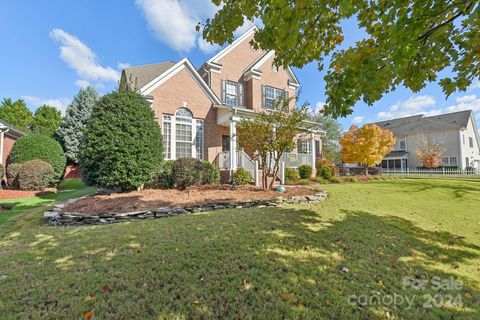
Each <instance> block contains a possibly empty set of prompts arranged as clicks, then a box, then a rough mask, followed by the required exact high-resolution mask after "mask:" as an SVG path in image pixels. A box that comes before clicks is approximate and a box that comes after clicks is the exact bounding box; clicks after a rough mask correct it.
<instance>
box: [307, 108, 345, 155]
mask: <svg viewBox="0 0 480 320" xmlns="http://www.w3.org/2000/svg"><path fill="white" fill-rule="evenodd" d="M311 120H312V121H314V122H317V123H319V124H320V128H321V129H322V130H323V131H325V137H324V138H323V139H322V154H323V158H324V159H329V160H332V161H333V162H335V163H336V164H339V163H340V162H341V161H340V160H341V159H340V153H339V149H340V148H339V144H338V142H339V141H340V139H341V138H342V131H343V127H342V125H341V124H340V123H339V122H338V121H337V120H336V119H334V118H333V117H331V116H326V115H324V114H323V113H322V112H317V113H316V114H314V115H312V116H311Z"/></svg>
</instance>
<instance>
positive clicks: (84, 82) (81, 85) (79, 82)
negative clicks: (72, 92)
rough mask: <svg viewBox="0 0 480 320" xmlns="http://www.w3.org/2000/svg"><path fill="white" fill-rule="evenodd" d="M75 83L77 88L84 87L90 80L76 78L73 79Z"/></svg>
mask: <svg viewBox="0 0 480 320" xmlns="http://www.w3.org/2000/svg"><path fill="white" fill-rule="evenodd" d="M75 85H76V86H77V87H79V88H82V89H83V88H86V87H88V86H90V85H91V84H90V81H87V80H77V81H75Z"/></svg>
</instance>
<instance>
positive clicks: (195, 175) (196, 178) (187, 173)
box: [172, 158, 203, 189]
mask: <svg viewBox="0 0 480 320" xmlns="http://www.w3.org/2000/svg"><path fill="white" fill-rule="evenodd" d="M202 171H203V164H202V161H200V160H198V159H195V158H179V159H177V160H175V162H174V163H173V167H172V177H173V181H174V185H175V186H176V187H177V188H180V189H185V188H187V187H190V186H193V185H194V184H199V183H201V181H202Z"/></svg>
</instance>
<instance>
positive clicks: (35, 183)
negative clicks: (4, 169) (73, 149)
mask: <svg viewBox="0 0 480 320" xmlns="http://www.w3.org/2000/svg"><path fill="white" fill-rule="evenodd" d="M54 174H55V172H54V170H53V167H52V166H51V165H50V164H49V163H48V162H45V161H42V160H32V161H27V162H25V163H23V164H21V165H20V170H19V171H18V176H17V180H18V182H17V183H18V188H19V189H20V190H42V189H44V188H46V187H48V185H49V184H50V182H51V181H52V178H53V175H54Z"/></svg>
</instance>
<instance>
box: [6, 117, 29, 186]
mask: <svg viewBox="0 0 480 320" xmlns="http://www.w3.org/2000/svg"><path fill="white" fill-rule="evenodd" d="M24 135H26V133H25V132H23V131H22V130H20V129H18V128H16V127H14V126H12V125H11V124H9V123H7V122H5V121H3V120H1V119H0V159H1V160H2V167H3V169H4V170H3V172H4V176H3V177H2V181H3V179H4V177H5V166H6V164H7V158H8V155H9V154H10V151H12V148H13V144H14V143H15V141H17V139H19V138H21V137H23V136H24Z"/></svg>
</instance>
